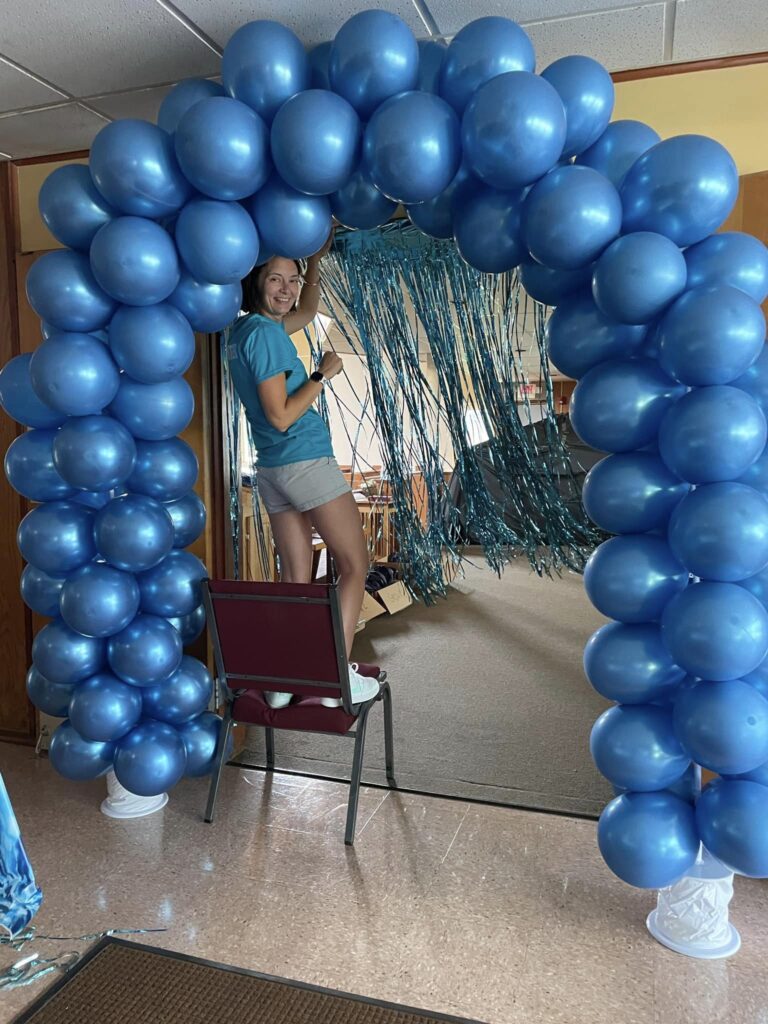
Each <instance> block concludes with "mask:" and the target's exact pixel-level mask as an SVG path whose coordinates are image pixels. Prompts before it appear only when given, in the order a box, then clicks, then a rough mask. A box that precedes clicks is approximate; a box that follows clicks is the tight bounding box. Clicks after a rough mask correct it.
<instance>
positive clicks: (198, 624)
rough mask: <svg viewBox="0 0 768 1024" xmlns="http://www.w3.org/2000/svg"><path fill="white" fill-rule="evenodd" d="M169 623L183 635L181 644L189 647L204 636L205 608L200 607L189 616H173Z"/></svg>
mask: <svg viewBox="0 0 768 1024" xmlns="http://www.w3.org/2000/svg"><path fill="white" fill-rule="evenodd" d="M168 621H169V622H170V624H171V625H172V626H173V628H174V629H175V630H177V632H178V633H179V634H180V635H181V642H182V643H183V644H184V646H185V647H187V646H188V645H189V644H191V643H194V642H195V640H197V638H198V637H199V636H202V634H203V630H204V629H205V624H206V619H205V608H204V607H203V606H202V605H200V606H199V607H198V608H195V610H194V611H193V612H190V613H189V615H179V616H171V618H169V619H168Z"/></svg>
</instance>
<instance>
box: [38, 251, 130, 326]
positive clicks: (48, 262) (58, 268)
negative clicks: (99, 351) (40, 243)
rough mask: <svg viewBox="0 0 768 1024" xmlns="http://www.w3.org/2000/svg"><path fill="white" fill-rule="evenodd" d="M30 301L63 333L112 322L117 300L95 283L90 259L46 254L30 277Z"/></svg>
mask: <svg viewBox="0 0 768 1024" xmlns="http://www.w3.org/2000/svg"><path fill="white" fill-rule="evenodd" d="M27 298H28V299H29V304H30V306H31V307H32V309H34V311H35V312H36V313H37V315H38V316H39V317H42V319H43V320H45V321H46V322H47V323H48V324H49V325H50V326H51V327H55V328H57V329H58V330H60V331H95V330H98V329H99V328H100V327H104V326H105V325H106V324H108V323H109V320H110V317H111V316H112V314H113V313H114V311H115V300H114V299H113V298H111V297H110V296H109V295H107V293H106V292H104V291H102V289H101V288H100V287H99V286H98V284H97V283H96V278H95V277H94V276H93V272H92V270H91V264H90V262H89V260H88V256H87V255H85V254H84V253H81V252H71V251H70V250H69V249H58V250H56V252H46V253H43V255H42V256H41V257H40V258H39V259H37V260H35V262H34V263H33V264H32V266H31V267H30V269H29V273H28V274H27Z"/></svg>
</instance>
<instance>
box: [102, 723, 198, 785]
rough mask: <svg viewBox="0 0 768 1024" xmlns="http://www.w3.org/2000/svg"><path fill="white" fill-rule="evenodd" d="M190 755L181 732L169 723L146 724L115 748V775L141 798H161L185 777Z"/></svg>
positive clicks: (119, 742) (123, 739) (137, 728)
mask: <svg viewBox="0 0 768 1024" xmlns="http://www.w3.org/2000/svg"><path fill="white" fill-rule="evenodd" d="M186 765H187V752H186V749H185V747H184V742H183V740H182V738H181V736H180V735H179V733H178V732H177V731H176V730H175V729H174V728H173V726H172V725H167V724H166V723H165V722H152V721H147V722H142V723H141V724H140V725H137V726H136V728H135V729H132V730H131V731H130V732H129V733H128V734H127V736H123V738H122V739H120V740H119V741H118V743H117V746H116V748H115V775H116V776H117V781H118V782H119V783H120V785H121V786H124V787H125V789H127V790H128V792H129V793H135V794H136V795H137V796H159V795H160V794H161V793H164V792H165V790H166V789H170V788H171V786H175V785H176V783H177V782H178V781H179V779H180V778H181V777H182V776H183V775H184V769H185V768H186Z"/></svg>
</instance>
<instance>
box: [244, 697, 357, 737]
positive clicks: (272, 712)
mask: <svg viewBox="0 0 768 1024" xmlns="http://www.w3.org/2000/svg"><path fill="white" fill-rule="evenodd" d="M232 717H233V718H234V720H235V721H236V722H242V723H243V724H246V725H269V726H272V728H274V729H294V730H297V731H301V730H304V731H307V732H335V733H345V732H349V730H350V729H351V728H352V726H353V725H354V724H355V722H356V721H357V716H356V715H348V714H347V712H346V711H345V710H344V708H326V707H324V706H323V705H322V704H321V703H320V698H319V697H298V698H294V700H293V701H292V702H291V703H290V704H289V705H288V706H287V707H285V708H271V707H270V706H269V704H267V702H266V701H265V700H264V694H263V693H262V691H261V690H246V691H245V693H243V694H241V695H240V696H239V697H236V698H235V702H234V704H233V705H232Z"/></svg>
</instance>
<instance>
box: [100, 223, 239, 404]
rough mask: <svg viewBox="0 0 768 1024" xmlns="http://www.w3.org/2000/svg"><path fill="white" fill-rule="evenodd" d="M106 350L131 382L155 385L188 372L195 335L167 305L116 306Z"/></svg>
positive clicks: (177, 313)
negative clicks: (108, 349) (131, 378)
mask: <svg viewBox="0 0 768 1024" xmlns="http://www.w3.org/2000/svg"><path fill="white" fill-rule="evenodd" d="M185 209H186V207H185ZM246 216H247V214H246ZM109 347H110V348H111V349H112V355H113V356H114V357H115V360H116V361H117V363H118V365H119V366H120V367H121V368H122V369H123V370H125V372H126V373H127V374H128V375H129V376H130V377H133V379H134V380H138V381H141V382H142V383H143V384H159V383H161V382H163V381H167V380H171V379H172V378H173V377H178V376H179V375H180V374H182V373H185V372H186V371H187V370H188V369H189V367H190V365H191V364H192V360H193V359H194V357H195V335H194V332H193V330H192V328H191V327H190V325H189V321H188V320H187V318H186V317H185V316H183V315H182V314H181V313H180V312H179V310H178V309H176V307H175V306H171V305H170V304H169V303H167V302H161V303H159V304H158V305H156V306H144V307H141V306H120V308H119V309H118V311H117V312H116V313H115V315H114V316H113V317H112V322H111V323H110V325H109Z"/></svg>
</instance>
